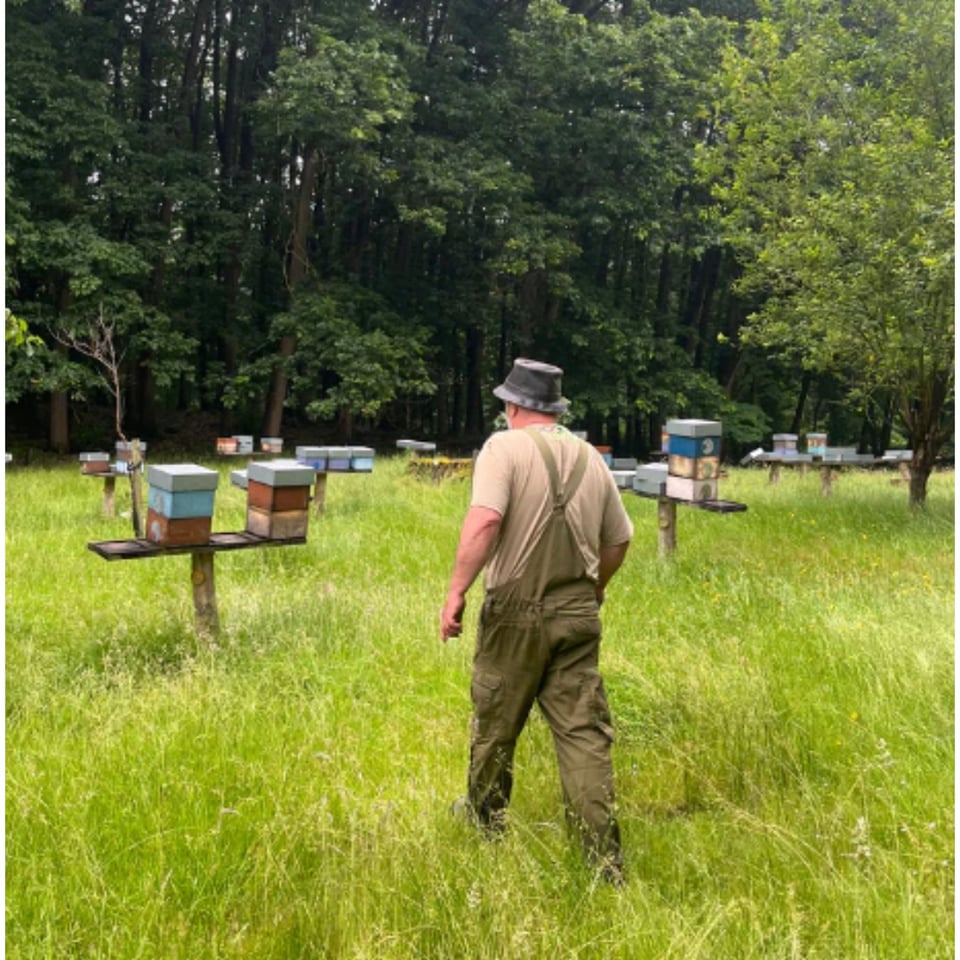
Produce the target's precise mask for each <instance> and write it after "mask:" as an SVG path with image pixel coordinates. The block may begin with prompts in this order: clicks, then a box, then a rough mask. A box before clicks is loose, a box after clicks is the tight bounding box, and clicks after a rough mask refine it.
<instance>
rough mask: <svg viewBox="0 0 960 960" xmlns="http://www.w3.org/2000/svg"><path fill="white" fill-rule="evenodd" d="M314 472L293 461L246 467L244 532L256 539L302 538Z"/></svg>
mask: <svg viewBox="0 0 960 960" xmlns="http://www.w3.org/2000/svg"><path fill="white" fill-rule="evenodd" d="M315 475H316V471H315V470H314V468H313V467H312V466H309V465H308V464H303V463H299V462H297V461H296V460H267V461H265V462H264V463H251V464H250V466H249V467H247V530H248V531H249V532H250V533H254V534H256V535H257V536H258V537H267V538H269V539H273V540H286V539H288V538H290V537H305V536H306V535H307V525H308V519H309V516H310V514H309V511H308V510H307V504H308V503H309V500H310V484H311V483H312V482H313V480H314V477H315Z"/></svg>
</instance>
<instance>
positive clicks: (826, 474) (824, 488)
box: [820, 463, 833, 497]
mask: <svg viewBox="0 0 960 960" xmlns="http://www.w3.org/2000/svg"><path fill="white" fill-rule="evenodd" d="M820 492H821V493H822V494H823V495H824V496H825V497H829V496H830V495H831V494H832V493H833V470H832V469H831V467H830V466H829V464H826V463H825V464H823V465H822V466H821V467H820Z"/></svg>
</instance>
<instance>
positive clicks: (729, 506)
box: [631, 490, 747, 513]
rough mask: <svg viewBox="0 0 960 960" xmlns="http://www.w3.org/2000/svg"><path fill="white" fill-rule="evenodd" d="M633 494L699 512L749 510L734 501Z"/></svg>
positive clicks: (637, 491) (635, 492) (739, 511)
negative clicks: (680, 498)
mask: <svg viewBox="0 0 960 960" xmlns="http://www.w3.org/2000/svg"><path fill="white" fill-rule="evenodd" d="M631 492H632V493H633V494H635V495H636V496H638V497H643V498H645V499H646V500H662V501H663V502H664V503H679V504H680V506H682V507H694V508H695V509H697V510H707V511H709V512H710V513H742V512H743V511H744V510H746V509H747V505H746V504H745V503H737V502H736V501H734V500H678V499H677V498H676V497H663V496H659V495H658V494H655V493H641V492H640V491H639V490H633V491H631Z"/></svg>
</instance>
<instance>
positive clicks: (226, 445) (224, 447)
mask: <svg viewBox="0 0 960 960" xmlns="http://www.w3.org/2000/svg"><path fill="white" fill-rule="evenodd" d="M236 452H237V438H236V437H217V453H220V454H227V453H236Z"/></svg>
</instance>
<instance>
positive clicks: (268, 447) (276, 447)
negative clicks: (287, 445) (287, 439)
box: [260, 437, 283, 453]
mask: <svg viewBox="0 0 960 960" xmlns="http://www.w3.org/2000/svg"><path fill="white" fill-rule="evenodd" d="M260 451H261V453H282V452H283V438H282V437H261V438H260Z"/></svg>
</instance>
